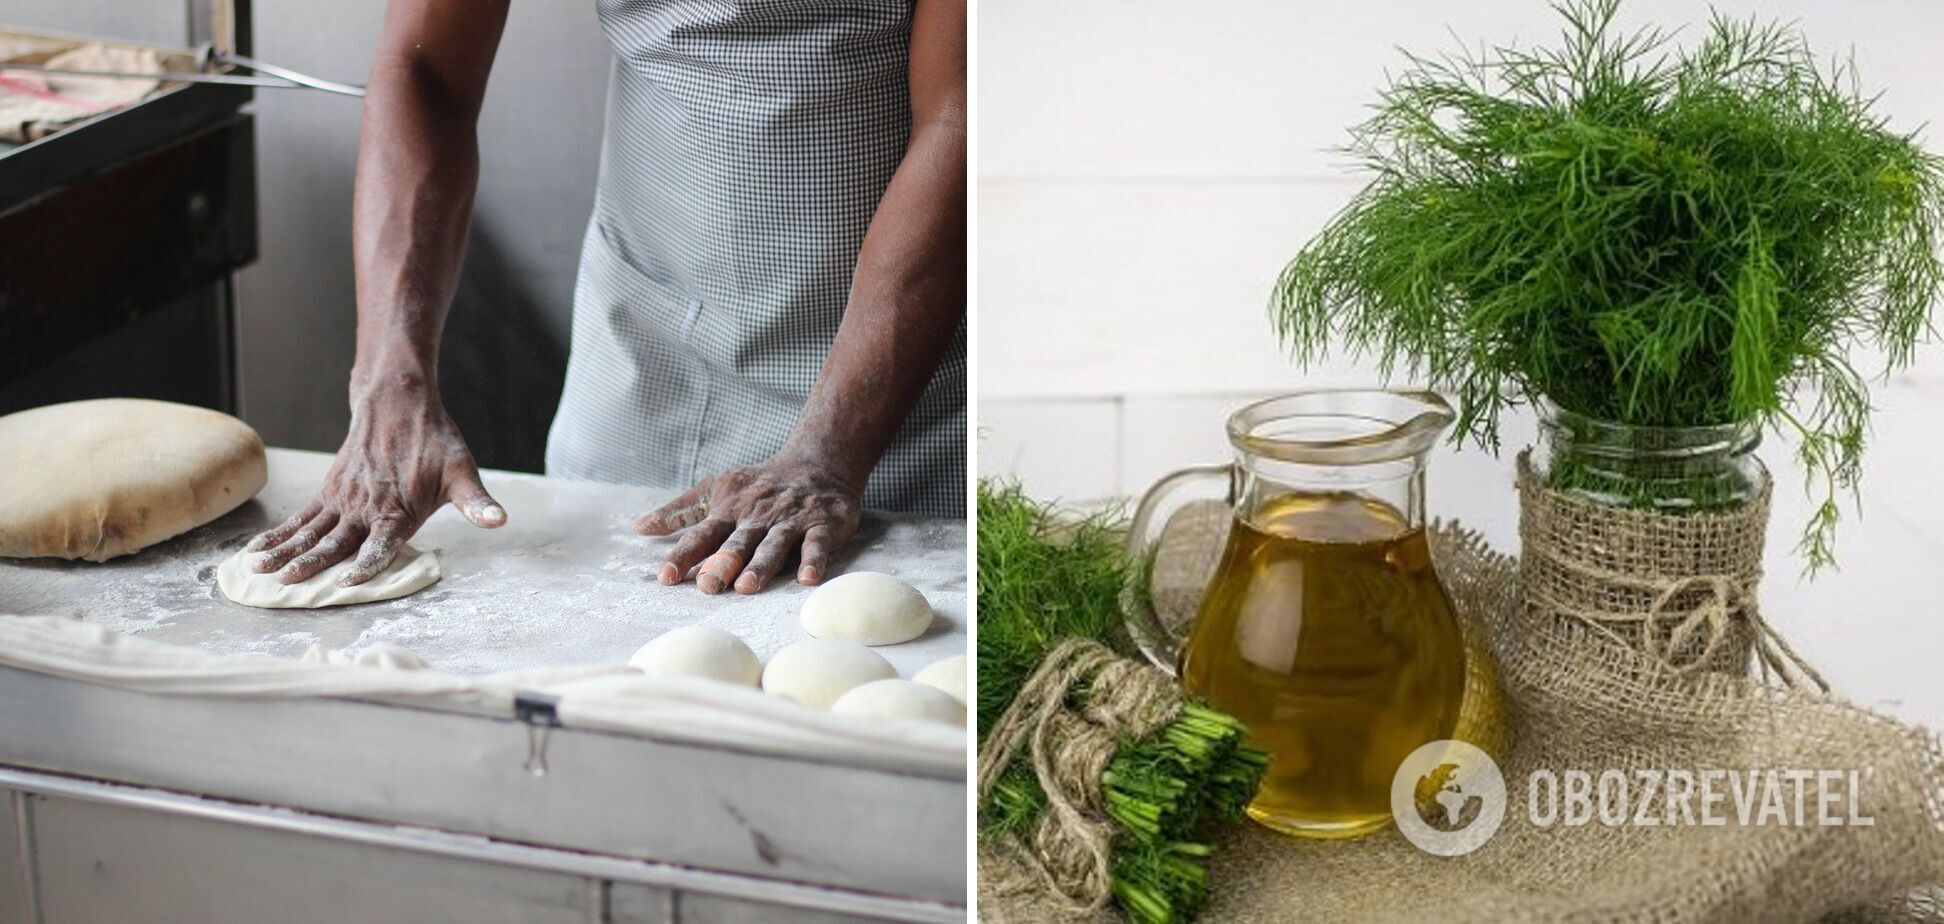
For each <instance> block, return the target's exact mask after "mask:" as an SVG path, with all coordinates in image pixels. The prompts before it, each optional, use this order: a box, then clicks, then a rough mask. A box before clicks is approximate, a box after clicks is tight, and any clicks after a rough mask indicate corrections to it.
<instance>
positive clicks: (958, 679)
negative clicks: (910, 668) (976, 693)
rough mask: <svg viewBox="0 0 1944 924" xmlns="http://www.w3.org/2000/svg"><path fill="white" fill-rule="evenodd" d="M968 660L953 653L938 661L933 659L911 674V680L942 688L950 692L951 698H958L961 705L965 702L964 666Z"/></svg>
mask: <svg viewBox="0 0 1944 924" xmlns="http://www.w3.org/2000/svg"><path fill="white" fill-rule="evenodd" d="M969 661H970V659H969V658H967V657H966V656H964V655H953V656H951V657H949V658H945V659H943V660H940V661H933V662H932V663H930V664H927V665H925V667H924V669H923V670H920V671H919V672H918V673H916V674H913V675H912V677H911V682H912V683H922V684H924V685H925V686H928V687H937V688H938V689H940V690H944V691H945V692H947V693H950V694H952V698H953V699H955V700H958V701H959V703H960V705H963V704H964V703H965V668H966V664H967V663H968V662H969Z"/></svg>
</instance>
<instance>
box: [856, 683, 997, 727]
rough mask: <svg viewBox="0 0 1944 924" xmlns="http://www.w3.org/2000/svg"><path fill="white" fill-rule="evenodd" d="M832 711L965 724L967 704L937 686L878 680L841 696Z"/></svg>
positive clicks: (882, 717)
mask: <svg viewBox="0 0 1944 924" xmlns="http://www.w3.org/2000/svg"><path fill="white" fill-rule="evenodd" d="M830 711H831V712H835V713H838V714H840V715H861V716H869V717H871V718H874V719H923V720H925V721H927V722H944V723H946V724H947V725H957V726H960V727H964V725H965V704H964V703H961V702H959V701H958V700H956V699H953V698H952V696H951V694H949V693H946V692H945V691H944V690H940V689H939V688H937V687H928V686H926V685H924V684H922V683H912V682H911V681H909V680H874V681H872V682H870V683H867V684H864V685H863V686H860V687H853V688H852V689H851V690H850V691H849V692H847V693H845V694H844V695H842V696H839V697H837V701H836V702H835V703H832V704H831V705H830Z"/></svg>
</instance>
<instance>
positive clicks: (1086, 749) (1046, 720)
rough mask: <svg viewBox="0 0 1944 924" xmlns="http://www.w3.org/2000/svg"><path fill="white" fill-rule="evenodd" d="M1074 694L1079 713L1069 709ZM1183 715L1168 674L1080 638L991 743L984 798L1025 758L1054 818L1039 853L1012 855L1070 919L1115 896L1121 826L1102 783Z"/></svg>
mask: <svg viewBox="0 0 1944 924" xmlns="http://www.w3.org/2000/svg"><path fill="white" fill-rule="evenodd" d="M1075 691H1078V695H1079V697H1080V703H1079V709H1078V711H1077V713H1076V711H1075V710H1074V709H1072V708H1070V707H1069V698H1070V697H1071V696H1073V695H1074V694H1075ZM1180 714H1181V695H1180V692H1179V691H1178V690H1177V689H1176V688H1175V685H1174V682H1173V680H1172V679H1170V678H1169V677H1168V676H1167V675H1166V674H1163V673H1162V672H1160V671H1159V670H1156V669H1154V668H1153V667H1151V666H1149V665H1147V664H1145V663H1141V662H1138V661H1135V660H1133V659H1131V658H1124V657H1122V656H1120V655H1118V654H1116V653H1114V651H1113V650H1112V649H1109V648H1108V647H1107V646H1105V645H1102V644H1100V643H1099V642H1097V641H1094V640H1092V639H1087V638H1072V639H1067V640H1066V641H1064V642H1061V643H1060V644H1059V645H1058V646H1056V647H1055V648H1054V649H1053V650H1052V651H1051V652H1049V653H1048V654H1047V655H1046V657H1045V658H1044V659H1042V660H1041V661H1040V664H1039V666H1038V667H1037V668H1035V669H1034V670H1033V673H1032V675H1031V676H1029V677H1027V679H1026V682H1025V683H1024V684H1022V685H1021V686H1020V689H1019V693H1018V694H1017V695H1015V696H1014V697H1013V701H1012V704H1011V705H1010V706H1008V707H1006V711H1005V712H1003V713H1001V714H1000V716H999V719H998V720H997V721H996V722H994V723H993V726H992V728H991V730H990V731H989V732H988V733H987V736H986V740H985V743H984V744H983V745H981V746H980V748H979V798H980V800H981V801H983V800H984V799H985V797H986V796H987V795H988V794H989V793H990V792H991V791H992V787H993V786H994V785H995V784H997V783H998V782H999V779H1000V777H1002V776H1003V775H1004V774H1005V772H1006V770H1007V768H1008V767H1010V766H1011V765H1012V762H1013V760H1014V759H1015V758H1017V757H1018V756H1020V753H1021V751H1024V752H1025V755H1026V757H1027V760H1028V762H1029V765H1030V766H1031V768H1032V771H1033V774H1034V776H1035V777H1037V778H1038V780H1039V783H1040V787H1041V788H1042V789H1043V790H1045V792H1046V805H1047V811H1046V812H1045V813H1043V814H1042V815H1041V817H1040V820H1039V822H1038V824H1037V826H1036V827H1035V828H1034V830H1033V832H1032V835H1031V837H1030V841H1031V843H1030V844H1017V843H1015V844H1013V845H1012V847H1013V848H1014V849H1013V853H1015V854H1016V859H1018V860H1019V861H1020V862H1019V866H1020V867H1021V869H1022V871H1024V872H1025V873H1026V874H1027V875H1029V876H1031V877H1033V878H1036V879H1038V880H1039V881H1040V883H1041V884H1042V885H1043V886H1044V888H1045V892H1046V893H1047V894H1050V895H1052V896H1054V897H1056V898H1057V900H1058V901H1059V902H1060V903H1061V905H1062V906H1063V908H1062V910H1063V911H1065V912H1066V913H1068V914H1070V915H1084V914H1090V913H1093V912H1097V911H1099V910H1100V909H1102V908H1104V907H1106V905H1107V901H1108V899H1109V898H1110V897H1112V894H1113V893H1112V877H1111V857H1112V848H1113V826H1112V825H1111V824H1109V823H1108V822H1107V820H1106V819H1105V817H1104V816H1103V814H1102V811H1101V795H1100V777H1101V774H1102V773H1103V772H1105V770H1106V769H1107V765H1108V762H1109V761H1111V760H1112V759H1113V757H1114V754H1115V752H1116V751H1117V750H1118V749H1119V747H1120V742H1121V741H1122V740H1123V739H1124V738H1132V739H1136V740H1138V739H1141V738H1145V737H1147V736H1148V735H1150V734H1153V733H1154V732H1155V731H1157V730H1159V729H1161V728H1162V727H1164V726H1166V725H1167V724H1168V723H1170V722H1173V721H1174V720H1175V719H1176V718H1177V717H1178V716H1179V715H1180ZM987 875H988V873H987V871H983V870H982V871H981V876H982V877H984V876H987ZM990 875H994V876H1000V875H1004V873H1003V872H1002V871H999V870H994V871H991V873H990ZM997 885H1000V886H1001V888H1004V884H997Z"/></svg>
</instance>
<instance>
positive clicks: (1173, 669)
mask: <svg viewBox="0 0 1944 924" xmlns="http://www.w3.org/2000/svg"><path fill="white" fill-rule="evenodd" d="M1235 475H1236V471H1235V466H1233V465H1227V464H1224V465H1196V466H1191V467H1189V468H1184V469H1181V470H1180V471H1176V472H1172V473H1170V474H1168V475H1167V476H1166V477H1164V478H1162V479H1161V480H1160V481H1157V482H1155V483H1154V486H1153V487H1151V488H1148V490H1147V493H1146V494H1144V495H1142V496H1141V502H1140V503H1139V504H1138V505H1136V506H1135V508H1134V521H1133V522H1132V523H1131V524H1129V526H1128V529H1127V553H1128V555H1129V557H1131V558H1132V559H1133V560H1134V561H1135V562H1136V563H1137V565H1138V566H1137V568H1136V569H1135V575H1136V577H1135V579H1136V580H1137V581H1140V582H1143V583H1144V584H1146V585H1147V586H1137V587H1134V588H1132V589H1131V592H1130V593H1129V594H1128V595H1127V599H1126V600H1125V601H1124V603H1123V606H1122V610H1123V611H1124V613H1125V616H1126V620H1127V631H1128V634H1129V635H1131V636H1133V638H1134V644H1136V645H1138V646H1140V649H1141V652H1142V653H1143V654H1145V655H1147V657H1148V660H1150V661H1153V662H1154V665H1155V666H1156V667H1159V668H1160V669H1162V670H1164V671H1167V672H1168V675H1169V676H1175V675H1176V674H1177V672H1178V670H1179V667H1180V664H1181V645H1182V642H1183V641H1184V640H1185V639H1184V633H1182V632H1179V631H1177V630H1176V629H1174V628H1171V627H1169V626H1168V625H1167V624H1165V623H1164V622H1163V621H1162V620H1161V618H1160V616H1159V615H1158V614H1156V613H1155V611H1154V604H1153V600H1152V598H1151V596H1150V594H1149V591H1150V590H1151V589H1152V568H1153V563H1154V556H1155V553H1156V551H1157V549H1158V547H1159V545H1160V542H1161V537H1162V534H1163V533H1164V532H1165V531H1166V530H1167V528H1168V524H1169V522H1170V521H1172V520H1173V519H1174V516H1175V514H1176V513H1179V512H1180V511H1181V509H1182V508H1183V507H1184V506H1186V505H1187V504H1188V503H1190V502H1192V501H1195V500H1210V499H1214V498H1217V497H1219V498H1220V499H1221V502H1222V503H1223V504H1224V505H1226V506H1228V507H1229V508H1230V510H1231V511H1233V509H1234V506H1235V481H1236V479H1235ZM1215 488H1219V493H1218V492H1217V491H1215V490H1211V489H1215ZM1191 489H1192V490H1191ZM1193 491H1199V492H1200V493H1199V495H1197V494H1195V493H1193Z"/></svg>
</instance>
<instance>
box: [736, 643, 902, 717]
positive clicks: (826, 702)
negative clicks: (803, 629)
mask: <svg viewBox="0 0 1944 924" xmlns="http://www.w3.org/2000/svg"><path fill="white" fill-rule="evenodd" d="M897 676H898V669H897V668H895V667H892V666H891V662H889V661H886V660H884V656H883V655H881V654H878V653H877V652H875V651H872V650H871V649H869V648H866V647H864V646H863V645H860V644H858V643H856V642H847V641H844V640H842V639H834V638H810V639H804V640H803V641H801V642H796V643H794V644H791V645H788V646H785V647H784V649H783V650H782V651H779V652H777V653H776V654H774V655H771V656H770V660H769V664H768V665H766V666H765V667H764V668H763V690H764V691H765V692H769V693H777V694H780V695H783V696H787V697H789V698H791V699H794V700H796V701H797V702H799V703H802V704H804V705H805V706H809V707H811V708H813V709H829V708H830V704H831V703H834V702H836V701H837V697H839V696H842V695H844V694H845V693H846V692H848V691H849V690H850V689H851V688H852V687H858V686H863V685H864V684H867V683H870V682H871V681H873V680H884V679H886V678H895V677H897Z"/></svg>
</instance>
